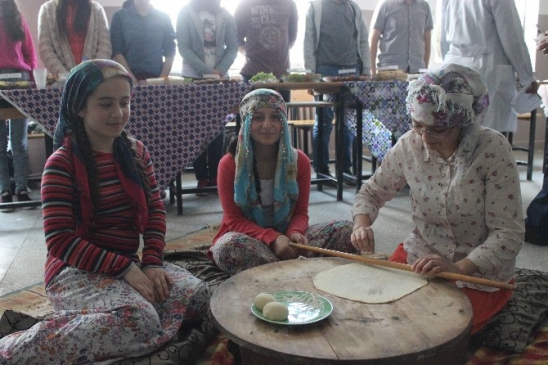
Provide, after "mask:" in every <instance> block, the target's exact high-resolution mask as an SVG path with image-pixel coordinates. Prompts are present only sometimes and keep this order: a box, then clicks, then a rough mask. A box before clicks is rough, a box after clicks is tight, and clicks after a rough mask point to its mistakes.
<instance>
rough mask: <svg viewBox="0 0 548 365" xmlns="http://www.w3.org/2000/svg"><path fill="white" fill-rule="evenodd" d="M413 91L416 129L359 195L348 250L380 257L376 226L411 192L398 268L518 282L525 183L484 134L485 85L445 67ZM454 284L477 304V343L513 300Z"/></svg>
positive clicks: (488, 132) (499, 140) (506, 147)
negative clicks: (409, 221)
mask: <svg viewBox="0 0 548 365" xmlns="http://www.w3.org/2000/svg"><path fill="white" fill-rule="evenodd" d="M408 91H409V94H408V96H407V100H406V102H407V108H408V111H409V114H410V116H411V120H412V122H411V127H412V128H411V130H410V131H409V132H407V133H406V134H405V135H403V136H402V137H401V138H400V139H399V140H398V142H397V143H396V145H395V146H394V147H393V148H392V149H391V150H390V151H389V152H388V154H387V155H386V157H385V158H384V159H383V161H382V165H381V166H380V168H379V169H377V170H376V171H375V174H374V175H373V176H372V177H371V178H370V179H369V180H367V181H366V182H365V183H364V184H363V186H362V187H361V189H360V191H359V193H358V194H357V196H356V199H355V202H354V207H353V210H352V215H353V217H354V231H353V233H352V243H353V244H354V246H355V247H356V248H357V249H359V250H362V251H374V249H375V239H374V234H373V229H372V227H371V224H372V223H373V222H374V221H375V219H376V218H377V216H378V214H379V209H380V208H381V207H382V206H383V205H384V203H385V202H386V201H388V200H390V199H392V198H393V197H394V196H395V195H396V194H397V193H398V191H400V190H401V189H402V188H403V187H404V186H405V185H406V184H408V185H409V187H410V195H411V216H412V218H413V223H414V224H415V228H414V229H413V231H412V232H411V233H410V234H409V236H408V237H407V238H405V240H404V241H403V243H402V244H400V245H399V246H398V247H397V249H396V251H395V252H394V254H393V255H392V257H391V258H390V259H391V260H392V261H397V262H401V263H407V264H411V265H412V267H413V269H414V271H415V272H416V273H418V274H424V275H428V274H436V273H439V272H442V271H445V272H454V273H457V274H464V275H472V276H477V277H482V278H487V279H491V280H496V281H502V282H510V281H512V280H513V274H514V266H515V263H516V256H517V255H518V253H519V251H520V249H521V246H522V243H523V234H524V225H523V211H522V209H523V208H522V204H521V192H520V181H519V174H518V171H517V165H516V161H515V159H514V156H513V154H512V148H511V146H510V144H509V143H508V140H507V139H506V138H505V137H504V136H503V135H502V134H501V133H499V132H497V131H495V130H493V129H490V128H484V127H482V126H481V122H482V120H483V118H484V116H485V114H486V112H487V109H488V106H489V98H488V95H487V88H486V86H485V83H484V82H483V80H482V77H481V75H480V74H479V73H478V72H477V71H475V70H472V69H470V68H468V67H465V66H461V65H457V64H447V65H444V66H443V67H442V68H440V69H439V70H437V71H435V72H429V73H427V74H425V75H423V76H421V77H420V78H419V79H418V80H416V81H413V82H411V83H410V84H409V88H408ZM456 284H457V285H458V286H459V287H460V288H461V289H462V290H463V292H464V293H465V294H466V295H467V296H468V298H469V299H470V301H471V303H472V307H473V311H474V315H473V321H472V333H476V332H478V331H479V330H480V329H481V328H482V327H483V326H485V324H486V323H487V322H488V320H489V319H490V318H491V317H493V316H494V315H495V314H496V313H497V312H498V311H500V310H501V309H502V308H503V307H504V306H505V305H506V303H507V302H508V300H509V299H510V296H511V294H512V292H511V291H508V290H498V289H496V288H493V287H486V286H480V285H476V284H471V283H465V282H460V281H458V282H457V283H456Z"/></svg>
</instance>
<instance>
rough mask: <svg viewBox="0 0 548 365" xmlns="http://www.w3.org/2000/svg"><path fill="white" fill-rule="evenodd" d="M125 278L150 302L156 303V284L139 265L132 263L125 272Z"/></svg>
mask: <svg viewBox="0 0 548 365" xmlns="http://www.w3.org/2000/svg"><path fill="white" fill-rule="evenodd" d="M124 280H125V281H127V283H128V284H129V285H130V286H131V287H132V288H133V289H135V290H137V291H138V292H139V294H141V295H142V296H143V298H145V299H146V300H148V301H149V302H151V303H152V304H156V302H155V300H154V286H153V284H152V282H151V281H150V279H149V278H148V277H147V276H146V275H145V274H144V273H143V272H142V271H141V269H140V268H139V266H137V265H135V264H132V265H131V267H130V269H129V270H128V271H127V272H126V273H125V274H124Z"/></svg>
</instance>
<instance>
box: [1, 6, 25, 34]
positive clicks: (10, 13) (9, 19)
mask: <svg viewBox="0 0 548 365" xmlns="http://www.w3.org/2000/svg"><path fill="white" fill-rule="evenodd" d="M0 10H1V11H0V13H1V14H2V19H4V29H5V31H6V33H7V34H8V37H10V39H11V40H13V41H14V42H17V41H21V42H22V41H24V40H25V30H24V29H23V21H22V19H21V13H20V12H19V9H18V8H17V4H16V3H15V0H1V1H0Z"/></svg>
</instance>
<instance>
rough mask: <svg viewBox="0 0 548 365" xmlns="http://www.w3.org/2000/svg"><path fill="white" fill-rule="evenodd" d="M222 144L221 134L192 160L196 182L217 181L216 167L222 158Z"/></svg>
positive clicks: (222, 136) (222, 137)
mask: <svg viewBox="0 0 548 365" xmlns="http://www.w3.org/2000/svg"><path fill="white" fill-rule="evenodd" d="M223 144H224V134H223V133H221V134H219V135H218V136H217V137H215V139H214V140H213V141H211V143H210V144H208V145H207V147H206V149H205V150H204V151H203V152H202V153H201V154H200V156H198V158H197V159H196V160H194V163H193V167H194V174H195V175H196V180H200V179H206V180H209V181H212V182H216V181H217V167H218V166H219V161H220V160H221V157H223Z"/></svg>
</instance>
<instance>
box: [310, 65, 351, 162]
mask: <svg viewBox="0 0 548 365" xmlns="http://www.w3.org/2000/svg"><path fill="white" fill-rule="evenodd" d="M349 68H355V69H356V75H359V70H358V66H357V65H356V66H332V65H318V67H317V68H316V72H317V73H319V74H320V75H322V76H324V77H325V76H339V70H342V69H349ZM317 99H318V97H316V100H317ZM322 113H323V126H322V127H323V130H322V133H323V134H322V143H321V145H322V146H321V148H322V150H321V155H322V158H321V160H320V158H319V157H318V138H317V136H318V123H319V119H318V115H317V114H316V118H315V122H314V128H313V129H312V159H313V166H314V171H316V172H320V173H326V172H327V171H328V170H329V139H330V137H331V131H332V130H333V114H334V113H333V109H331V108H322ZM340 122H342V123H344V121H340ZM343 129H344V141H345V145H344V149H343V154H342V156H341V161H342V164H343V171H345V172H349V171H350V169H351V167H352V158H351V156H352V142H353V141H354V134H353V133H352V131H351V130H350V129H349V128H348V127H347V126H346V124H345V125H344V128H343Z"/></svg>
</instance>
